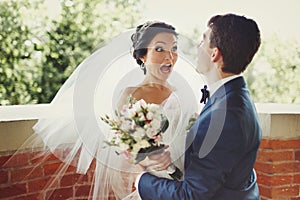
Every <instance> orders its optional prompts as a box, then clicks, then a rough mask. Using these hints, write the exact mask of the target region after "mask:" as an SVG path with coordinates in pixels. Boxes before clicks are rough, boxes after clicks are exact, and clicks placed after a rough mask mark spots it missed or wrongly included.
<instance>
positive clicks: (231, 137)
mask: <svg viewBox="0 0 300 200" xmlns="http://www.w3.org/2000/svg"><path fill="white" fill-rule="evenodd" d="M227 114H228V113H227ZM228 115H229V114H228ZM229 119H231V120H233V118H227V120H229ZM228 122H229V121H226V122H225V123H224V124H227V123H228ZM198 123H200V125H201V127H200V126H196V127H197V128H195V126H194V127H193V129H192V130H191V131H190V133H189V134H192V136H193V142H192V143H191V145H190V146H189V148H188V149H187V152H186V154H185V155H186V157H185V159H186V163H185V164H186V166H185V176H184V180H183V181H173V180H169V179H165V178H158V177H156V176H154V175H151V174H149V173H144V174H142V175H141V177H140V180H139V183H138V186H137V187H138V188H137V189H138V192H139V194H140V196H141V198H142V199H143V200H148V199H149V200H150V199H162V200H164V199H189V200H193V199H197V200H201V199H203V200H204V199H205V200H207V199H211V198H212V197H213V196H214V195H215V193H216V192H217V191H218V190H219V189H220V188H221V186H222V185H223V184H224V182H225V181H226V175H227V174H228V173H229V171H230V169H231V168H232V167H233V166H234V164H235V163H236V161H237V160H239V158H240V152H241V142H242V140H243V139H242V138H241V137H239V136H238V135H235V133H236V132H237V131H240V130H238V129H236V128H237V127H234V126H232V124H233V123H231V126H225V127H224V128H223V130H222V133H221V136H220V138H219V141H222V142H218V143H217V144H216V145H215V146H214V148H213V149H212V150H211V152H210V153H209V154H208V155H207V156H205V157H203V158H200V157H199V150H200V147H201V144H202V142H203V140H204V137H205V135H206V133H207V130H208V128H209V126H210V125H211V123H214V122H212V121H210V116H207V119H202V120H201V121H200V122H199V121H198ZM215 123H219V120H218V119H216V122H215ZM229 124H230V123H229ZM198 125H199V124H198ZM198 127H200V128H198ZM232 128H233V129H235V130H234V131H233V130H232Z"/></svg>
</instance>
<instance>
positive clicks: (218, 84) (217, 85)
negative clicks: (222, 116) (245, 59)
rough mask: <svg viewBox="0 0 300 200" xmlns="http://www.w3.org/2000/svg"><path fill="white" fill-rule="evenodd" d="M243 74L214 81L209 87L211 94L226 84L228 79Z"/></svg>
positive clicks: (239, 75)
mask: <svg viewBox="0 0 300 200" xmlns="http://www.w3.org/2000/svg"><path fill="white" fill-rule="evenodd" d="M241 76H242V74H238V75H232V76H228V77H226V78H223V79H221V80H218V81H217V82H214V83H213V84H211V85H209V88H208V89H209V94H210V96H212V95H213V94H214V93H215V92H216V91H217V90H218V89H219V88H220V87H221V86H222V85H224V84H225V83H227V82H228V81H231V80H233V79H235V78H238V77H241Z"/></svg>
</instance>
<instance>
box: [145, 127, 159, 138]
mask: <svg viewBox="0 0 300 200" xmlns="http://www.w3.org/2000/svg"><path fill="white" fill-rule="evenodd" d="M146 134H147V136H148V137H149V138H153V137H154V136H155V135H156V134H157V129H153V128H152V127H151V128H148V129H147V131H146Z"/></svg>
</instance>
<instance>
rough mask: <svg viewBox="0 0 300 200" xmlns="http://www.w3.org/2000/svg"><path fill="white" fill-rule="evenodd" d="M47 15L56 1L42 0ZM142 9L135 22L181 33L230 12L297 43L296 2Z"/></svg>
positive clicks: (159, 1) (242, 0) (159, 3)
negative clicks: (162, 25)
mask: <svg viewBox="0 0 300 200" xmlns="http://www.w3.org/2000/svg"><path fill="white" fill-rule="evenodd" d="M45 1H46V3H47V5H48V8H49V13H50V14H51V15H53V14H55V13H57V10H58V9H57V7H56V6H55V5H58V4H59V0H45ZM142 2H143V4H144V7H145V10H143V11H142V14H143V17H142V18H141V19H140V21H139V23H143V22H145V21H146V20H162V21H165V22H167V23H170V24H172V25H174V26H175V27H176V28H177V30H178V32H180V33H182V34H185V33H187V32H188V30H192V29H194V28H195V27H196V28H197V29H199V30H204V29H205V25H206V23H207V20H208V19H209V18H210V17H211V16H213V15H214V14H224V13H228V12H233V13H236V14H240V15H245V16H247V17H250V18H252V19H254V20H255V21H256V22H257V23H258V25H259V27H260V30H261V33H262V37H267V36H269V35H270V34H273V33H277V34H279V36H281V37H283V38H284V39H286V38H296V39H298V40H299V41H300V23H299V19H300V12H299V9H300V1H299V0H179V1H175V0H142Z"/></svg>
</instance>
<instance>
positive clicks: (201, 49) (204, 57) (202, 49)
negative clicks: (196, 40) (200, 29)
mask: <svg viewBox="0 0 300 200" xmlns="http://www.w3.org/2000/svg"><path fill="white" fill-rule="evenodd" d="M210 33H211V29H210V28H208V29H207V30H206V31H205V32H204V33H203V35H202V40H201V42H200V44H199V45H198V61H197V69H196V70H197V72H198V73H201V74H206V73H207V72H208V71H209V70H210V69H211V67H212V64H213V62H212V58H211V54H212V49H211V48H210V47H209V43H210V39H209V38H210Z"/></svg>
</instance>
